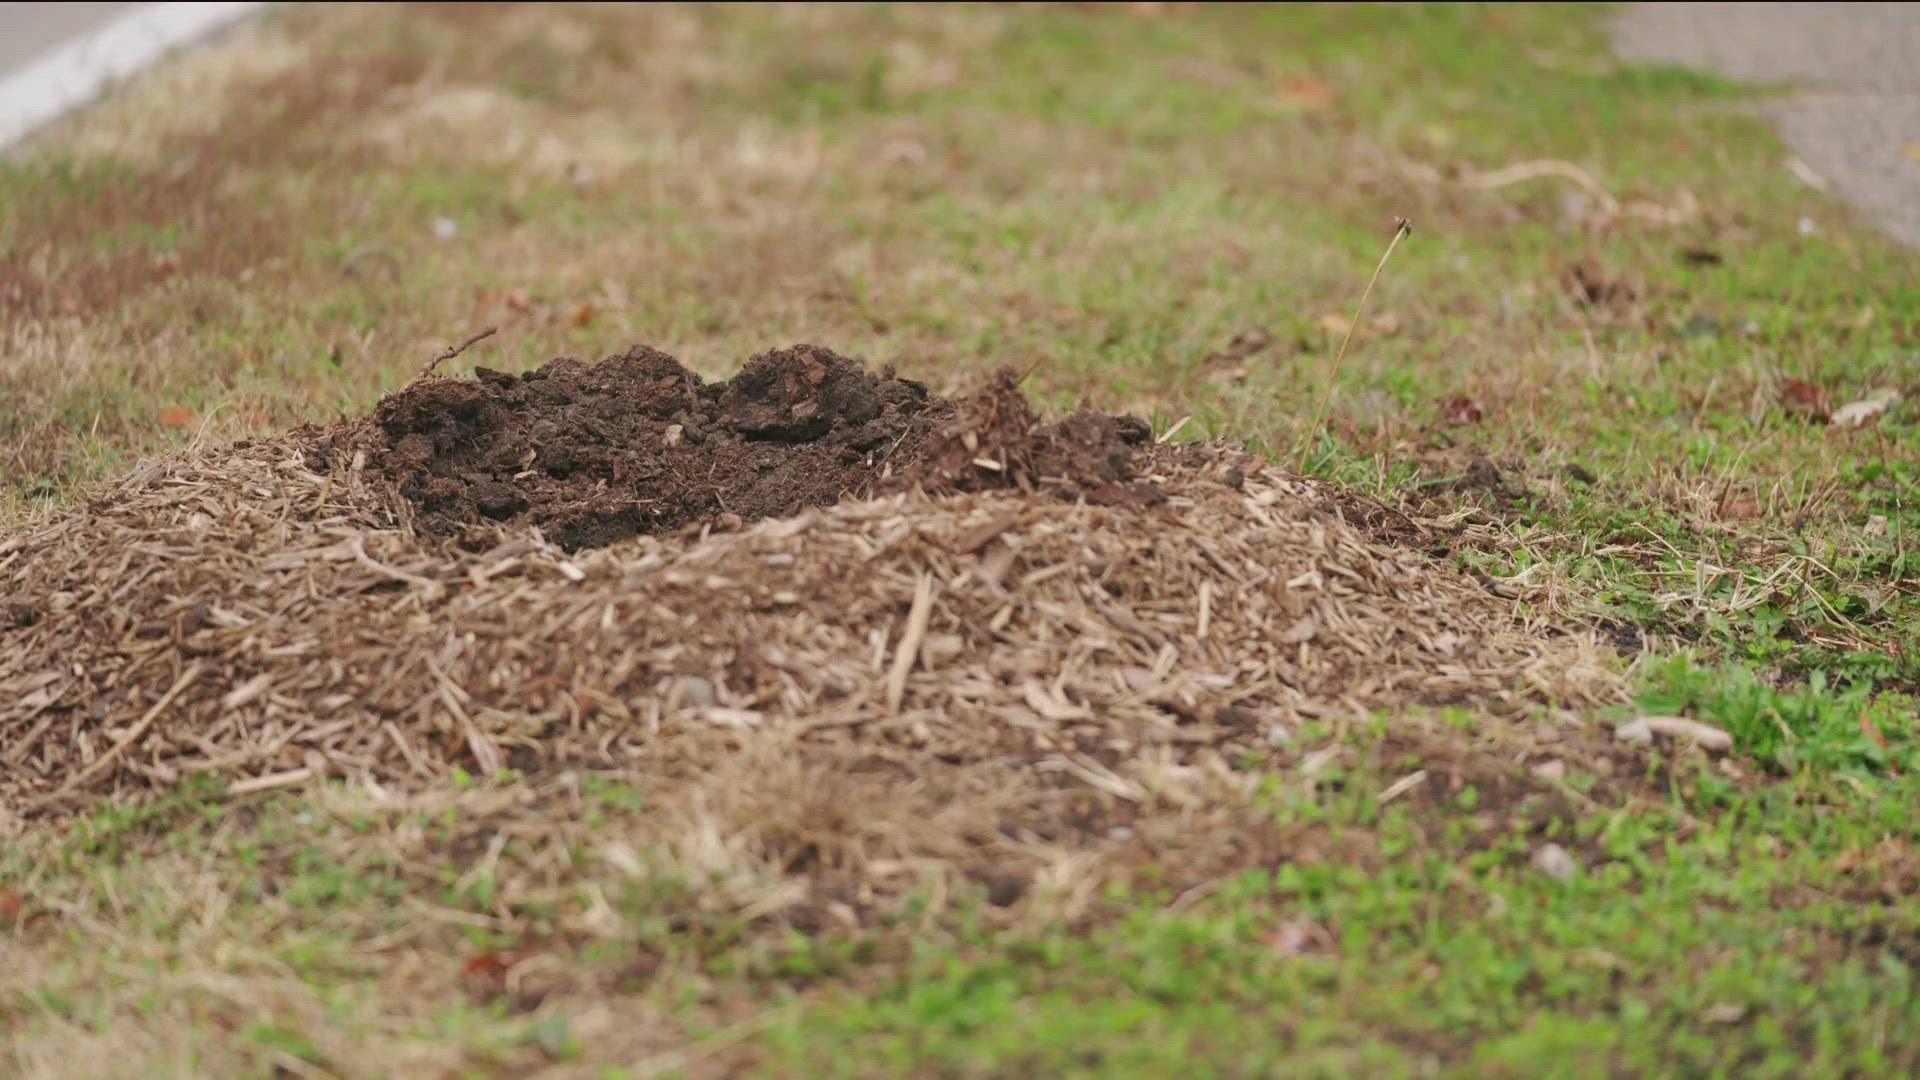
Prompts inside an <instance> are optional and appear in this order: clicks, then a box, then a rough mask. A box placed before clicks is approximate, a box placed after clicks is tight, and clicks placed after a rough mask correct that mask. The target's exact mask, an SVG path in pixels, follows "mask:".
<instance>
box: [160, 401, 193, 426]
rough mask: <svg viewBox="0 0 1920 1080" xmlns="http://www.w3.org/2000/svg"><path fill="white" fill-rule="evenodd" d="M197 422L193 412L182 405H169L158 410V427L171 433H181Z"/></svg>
mask: <svg viewBox="0 0 1920 1080" xmlns="http://www.w3.org/2000/svg"><path fill="white" fill-rule="evenodd" d="M198 421H199V418H198V417H196V416H194V415H193V410H192V409H189V408H187V407H185V406H184V405H169V406H167V407H166V408H164V409H161V410H160V426H161V427H163V428H167V429H168V430H171V431H181V430H184V429H186V428H190V427H192V426H193V425H194V424H195V423H197V422H198Z"/></svg>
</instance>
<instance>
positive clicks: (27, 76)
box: [0, 0, 262, 152]
mask: <svg viewBox="0 0 1920 1080" xmlns="http://www.w3.org/2000/svg"><path fill="white" fill-rule="evenodd" d="M260 7H262V4H261V3H260V2H258V0H169V2H165V3H73V4H34V3H0V152H5V151H7V150H8V149H9V148H10V147H13V146H15V145H17V144H18V143H19V142H20V140H22V139H24V138H26V137H27V136H29V135H31V134H32V133H33V132H34V131H36V130H38V129H39V128H41V127H43V126H44V125H46V124H48V123H51V122H52V121H54V120H57V119H59V118H60V117H61V116H62V115H64V114H66V113H68V112H70V111H72V110H73V109H76V108H80V107H81V106H84V105H86V104H87V103H89V102H91V101H93V100H94V99H96V98H98V97H99V96H100V95H101V94H102V93H104V92H105V91H106V90H107V89H108V88H109V87H111V86H112V85H113V84H114V83H116V82H118V81H120V80H121V79H125V78H128V77H129V76H132V75H136V74H138V73H139V72H141V71H144V70H146V68H148V67H149V66H150V65H152V64H153V63H154V62H155V61H157V60H159V59H160V58H161V57H162V56H165V55H166V54H167V53H168V52H169V51H171V50H173V49H176V48H179V47H180V46H183V45H187V44H190V43H191V42H194V41H197V40H199V39H201V38H203V37H205V36H206V35H207V34H210V33H213V32H214V31H216V30H218V29H220V28H221V27H223V26H227V25H230V24H232V23H233V22H235V21H237V20H239V19H242V18H244V17H246V16H247V15H249V14H252V13H253V12H254V11H257V10H259V9H260Z"/></svg>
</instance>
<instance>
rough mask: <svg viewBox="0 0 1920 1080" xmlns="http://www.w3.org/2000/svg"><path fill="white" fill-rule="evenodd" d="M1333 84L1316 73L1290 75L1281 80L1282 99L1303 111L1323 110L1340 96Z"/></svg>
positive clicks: (1291, 106)
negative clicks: (1315, 74)
mask: <svg viewBox="0 0 1920 1080" xmlns="http://www.w3.org/2000/svg"><path fill="white" fill-rule="evenodd" d="M1339 96H1340V94H1339V91H1337V90H1335V89H1334V88H1333V84H1332V83H1329V82H1327V81H1326V80H1325V79H1322V78H1319V77H1318V76H1314V75H1289V76H1287V77H1286V78H1284V79H1282V80H1280V100H1281V102H1282V103H1284V104H1285V105H1287V106H1288V107H1290V108H1294V109H1299V110H1301V111H1302V112H1321V111H1323V110H1325V109H1329V108H1332V107H1333V103H1334V101H1336V100H1337V99H1338V98H1339Z"/></svg>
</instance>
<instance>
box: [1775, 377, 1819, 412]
mask: <svg viewBox="0 0 1920 1080" xmlns="http://www.w3.org/2000/svg"><path fill="white" fill-rule="evenodd" d="M1780 407H1781V408H1783V409H1785V410H1787V411H1788V412H1790V413H1793V414H1795V415H1798V416H1805V417H1810V418H1812V419H1814V420H1825V419H1826V418H1827V415H1828V412H1829V404H1828V399H1827V392H1826V391H1825V390H1824V389H1822V388H1820V387H1818V386H1815V385H1814V384H1812V383H1810V382H1808V381H1806V380H1805V379H1783V380H1781V382H1780Z"/></svg>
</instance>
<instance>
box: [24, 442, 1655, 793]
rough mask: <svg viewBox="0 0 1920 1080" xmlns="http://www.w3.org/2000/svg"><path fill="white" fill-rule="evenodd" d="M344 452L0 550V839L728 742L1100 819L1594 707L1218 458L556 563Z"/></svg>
mask: <svg viewBox="0 0 1920 1080" xmlns="http://www.w3.org/2000/svg"><path fill="white" fill-rule="evenodd" d="M370 430H371V429H370V428H369V427H368V426H367V425H365V424H364V423H363V422H354V423H350V424H347V425H345V426H344V428H342V427H340V426H336V428H335V429H333V430H332V431H331V432H330V433H319V432H296V433H292V434H288V435H284V436H280V437H276V438H271V439H266V440H261V441H254V442H250V443H242V444H237V445H234V446H230V447H225V448H219V449H213V450H202V451H198V452H192V453H187V454H184V455H181V456H176V457H173V458H170V459H166V460H162V461H159V462H156V463H151V464H149V465H147V466H145V467H143V468H141V469H140V470H139V471H137V472H136V473H135V474H133V475H132V476H130V477H128V478H126V479H125V480H124V481H123V482H121V483H119V484H118V486H117V487H114V488H112V489H110V490H107V491H105V492H103V493H101V494H100V495H99V496H98V497H97V498H95V499H94V500H93V501H92V503H91V504H90V505H86V506H84V507H80V508H77V509H75V510H73V511H71V512H69V513H66V514H65V515H63V516H60V517H58V518H56V519H54V520H51V521H49V522H47V523H44V524H42V525H40V526H38V527H35V528H33V529H31V530H30V531H26V532H22V533H19V534H17V535H13V536H11V537H7V538H5V539H0V818H4V817H8V816H13V817H15V818H16V821H17V820H18V819H19V818H33V817H41V816H46V815H49V814H58V813H65V812H69V811H71V810H74V809H77V808H81V807H84V806H85V805H87V804H89V803H91V802H93V801H96V800H99V799H101V798H103V797H111V796H123V795H127V794H134V793H141V792H150V791H155V790H163V789H166V788H168V787H170V786H172V785H175V784H177V783H179V782H181V781H183V780H184V779H185V778H189V777H193V776H195V775H197V774H213V775H214V776H216V777H219V778H223V779H225V780H226V781H229V782H230V786H229V788H228V791H229V792H248V791H260V790H266V789H272V788H276V787H281V786H290V785H295V784H299V783H304V782H308V781H311V780H313V779H316V778H322V777H362V778H367V779H370V780H373V781H375V782H377V783H379V784H382V785H400V786H403V787H405V786H415V785H424V784H428V783H431V782H434V781H436V780H443V779H444V778H446V777H447V776H449V775H450V774H451V773H452V772H453V771H454V770H455V769H461V770H466V771H468V772H469V773H475V774H480V775H487V774H492V773H494V772H495V771H496V770H500V769H503V768H518V769H522V770H527V771H535V770H540V769H544V768H550V767H568V768H573V767H594V766H599V765H619V766H622V767H625V768H628V769H632V768H636V767H638V768H642V769H654V770H658V771H659V772H660V773H661V774H662V775H663V776H664V775H668V774H671V775H674V776H678V777H681V778H686V777H688V776H693V775H697V774H698V773H699V772H700V771H701V770H703V769H706V768H708V767H711V766H713V765H715V764H716V763H717V761H718V759H717V758H716V755H726V754H729V753H730V752H732V751H733V750H737V749H738V748H739V747H741V746H742V745H744V744H745V742H746V741H749V740H754V741H757V742H758V743H760V744H763V745H762V749H764V744H765V743H766V742H767V741H769V740H772V741H776V742H780V743H782V744H784V745H788V746H790V747H791V752H792V753H794V754H796V755H801V756H804V755H806V754H807V753H808V750H809V748H810V747H818V748H820V750H821V751H822V752H823V753H828V754H836V755H844V754H845V753H847V752H848V750H849V749H850V748H851V749H855V750H858V751H859V752H861V753H864V754H871V755H877V756H878V757H881V758H888V759H891V760H892V761H894V762H896V763H898V764H904V765H906V766H908V767H909V768H911V767H912V765H913V763H914V762H915V761H927V762H933V761H938V762H941V763H945V764H948V765H952V764H955V763H997V765H999V766H1004V767H1006V768H1010V769H1017V770H1045V771H1049V772H1050V773H1052V774H1055V775H1058V776H1061V777H1066V778H1070V782H1073V783H1084V784H1087V785H1091V786H1092V787H1094V788H1098V789H1100V790H1103V791H1107V792H1110V793H1112V794H1115V795H1119V796H1123V797H1127V796H1130V795H1132V794H1135V792H1133V791H1132V790H1131V789H1133V788H1137V787H1138V785H1139V784H1140V783H1141V782H1142V781H1141V780H1140V779H1139V778H1138V777H1137V776H1134V775H1132V774H1130V773H1129V766H1128V762H1129V761H1131V760H1134V759H1135V758H1137V757H1138V756H1139V755H1141V754H1144V753H1147V752H1149V751H1150V752H1151V753H1153V754H1155V755H1157V756H1158V759H1159V760H1162V761H1166V760H1174V761H1178V762H1183V763H1188V764H1192V765H1197V766H1199V767H1202V768H1205V769H1208V770H1214V771H1225V770H1229V769H1232V768H1239V767H1242V766H1243V764H1244V763H1245V762H1247V761H1250V760H1251V761H1259V760H1261V759H1262V758H1263V757H1264V756H1265V755H1269V754H1271V753H1274V752H1275V750H1276V747H1279V746H1280V745H1281V744H1283V743H1284V741H1285V740H1286V739H1287V738H1288V736H1289V735H1290V733H1292V732H1294V731H1296V730H1297V725H1299V723H1300V722H1301V721H1302V719H1303V718H1313V717H1327V716H1333V715H1344V714H1349V713H1353V712H1358V711H1362V710H1369V709H1374V708H1379V707H1397V706H1403V705H1408V704H1419V703H1436V702H1452V701H1462V700H1479V701H1483V702H1494V703H1505V704H1506V705H1508V706H1513V705H1517V704H1519V703H1521V702H1523V701H1524V700H1526V699H1536V700H1544V699H1546V698H1549V697H1550V698H1553V699H1555V700H1558V701H1560V702H1562V703H1567V704H1573V705H1578V704H1581V703H1586V702H1593V701H1598V700H1602V699H1611V698H1612V697H1613V696H1614V695H1616V694H1617V692H1618V686H1617V680H1616V678H1615V677H1614V676H1613V675H1611V674H1609V673H1608V672H1607V671H1606V670H1605V669H1604V667H1603V665H1601V664H1599V663H1597V662H1596V660H1595V657H1596V656H1597V652H1596V651H1595V649H1594V647H1593V645H1592V642H1591V641H1590V640H1588V639H1585V638H1583V637H1580V636H1578V635H1571V636H1559V637H1551V638H1550V637H1548V636H1546V635H1545V634H1544V633H1543V632H1542V628H1541V627H1537V626H1530V625H1526V624H1524V623H1523V622H1522V621H1520V620H1519V619H1518V618H1517V617H1516V608H1515V605H1514V603H1513V602H1512V601H1510V600H1505V599H1501V598H1499V597H1497V596H1494V595H1491V594H1490V593H1489V592H1487V591H1486V590H1485V589H1483V588H1482V587H1481V586H1480V585H1479V584H1477V583H1475V582H1474V581H1473V580H1472V579H1470V578H1469V577H1467V576H1465V575H1463V574H1461V573H1459V572H1457V571H1455V570H1452V569H1450V568H1447V567H1445V566H1443V565H1441V564H1439V563H1437V562H1435V561H1434V560H1432V559H1430V558H1428V557H1427V556H1425V555H1423V554H1420V553H1418V552H1416V551H1412V550H1409V549H1405V548H1400V547H1395V546H1391V545H1389V544H1386V543H1383V542H1381V541H1380V540H1377V539H1375V538H1372V537H1370V536H1369V535H1368V534H1367V532H1366V531H1364V530H1363V529H1360V528H1356V527H1354V526H1353V525H1350V524H1348V523H1347V522H1346V520H1344V519H1343V517H1342V516H1341V515H1340V513H1339V512H1338V508H1337V502H1336V499H1335V495H1334V493H1332V492H1330V491H1329V489H1327V488H1325V487H1324V486H1322V485H1318V484H1316V483H1312V482H1307V481H1303V480H1299V479H1296V478H1291V477H1288V476H1285V475H1281V474H1279V473H1278V472H1277V471H1275V470H1271V469H1265V470H1263V469H1262V468H1261V467H1260V465H1259V464H1258V463H1257V462H1253V461H1251V460H1250V459H1247V458H1245V457H1244V456H1243V455H1238V454H1235V453H1231V452H1228V451H1215V450H1211V449H1200V448H1185V449H1183V450H1181V451H1179V452H1175V451H1173V450H1171V449H1168V448H1157V449H1154V450H1151V451H1148V452H1147V456H1146V458H1145V461H1146V464H1145V466H1144V469H1143V471H1144V472H1145V473H1147V474H1149V475H1148V476H1147V479H1148V480H1150V481H1151V482H1153V483H1154V484H1155V485H1157V487H1158V489H1159V490H1160V491H1162V492H1164V493H1165V494H1166V496H1167V498H1166V499H1165V501H1164V502H1160V503H1158V504H1157V505H1147V504H1142V503H1139V502H1135V503H1132V504H1126V503H1124V501H1123V504H1121V505H1108V506H1098V505H1089V504H1088V503H1087V502H1086V501H1085V500H1084V499H1083V500H1080V501H1078V502H1065V501H1062V500H1060V499H1059V498H1057V497H1054V496H1050V495H1048V494H1045V493H1031V492H1029V493H1022V492H1015V491H986V492H976V493H969V494H957V495H948V496H944V497H938V498H936V497H930V496H927V495H925V494H921V493H919V492H918V491H914V492H909V493H904V494H894V495H889V496H885V497H881V498H876V499H869V500H866V501H858V502H849V503H843V504H841V505H838V506H835V507H832V508H830V509H825V510H810V511H806V512H804V513H802V514H800V515H799V516H796V517H790V518H784V519H775V520H768V521H763V522H760V523H758V524H755V525H752V526H750V527H746V528H744V529H742V530H740V531H735V532H728V533H711V532H703V533H700V534H698V535H684V534H683V535H680V536H673V537H642V538H639V539H636V540H632V541H627V542H624V543H622V544H619V545H616V546H614V547H611V548H606V549H601V550H595V551H586V552H581V553H578V554H574V555H567V554H565V553H563V552H562V551H560V550H559V549H558V548H556V547H554V546H552V545H549V544H547V543H545V542H544V541H543V540H542V539H541V538H540V537H539V536H538V534H537V533H531V532H527V531H524V530H523V531H521V532H519V533H517V534H515V533H509V532H504V531H503V532H500V533H499V534H498V535H497V536H496V537H495V538H494V540H493V541H492V542H491V546H490V547H489V546H488V545H486V544H480V545H475V544H473V543H471V538H469V542H468V543H467V544H465V545H456V544H454V543H450V542H447V541H443V540H432V539H427V538H423V537H421V536H419V535H417V534H416V533H415V531H414V530H413V529H412V528H411V526H410V524H409V508H408V505H407V504H406V503H405V502H404V500H402V499H400V498H399V497H398V495H397V494H396V493H395V491H394V490H393V487H392V485H391V484H390V483H389V482H387V481H385V480H383V479H382V478H381V477H380V476H379V474H378V472H377V470H376V469H372V468H369V467H368V465H367V462H368V454H367V451H366V449H365V448H366V447H367V446H369V445H372V443H370V442H369V440H371V439H373V438H374V436H373V435H372V434H371V433H370ZM356 446H359V447H360V448H359V449H355V447H356ZM316 454H321V455H328V454H330V455H332V458H333V460H332V462H331V467H330V468H329V469H328V471H326V472H325V473H324V474H323V473H320V472H316V471H315V470H314V468H313V467H312V465H311V462H312V460H313V457H314V455H316ZM473 547H485V548H487V549H486V550H477V551H476V550H469V548H473Z"/></svg>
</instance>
